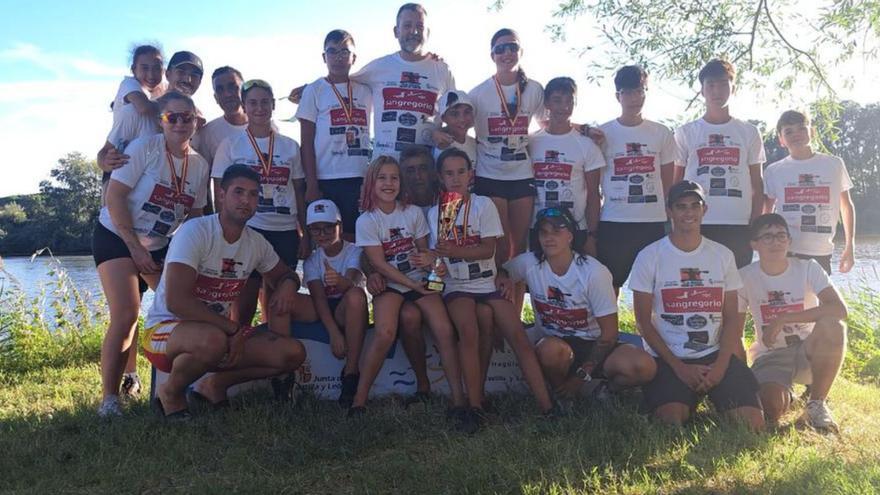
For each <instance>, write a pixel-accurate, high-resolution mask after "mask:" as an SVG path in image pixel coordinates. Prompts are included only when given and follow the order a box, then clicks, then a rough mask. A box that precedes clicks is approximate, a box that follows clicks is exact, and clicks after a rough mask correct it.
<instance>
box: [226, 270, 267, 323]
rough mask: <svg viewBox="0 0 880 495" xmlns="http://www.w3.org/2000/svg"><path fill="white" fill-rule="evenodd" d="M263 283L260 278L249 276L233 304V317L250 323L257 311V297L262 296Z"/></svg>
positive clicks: (241, 321) (240, 321)
mask: <svg viewBox="0 0 880 495" xmlns="http://www.w3.org/2000/svg"><path fill="white" fill-rule="evenodd" d="M261 286H262V283H261V282H260V279H258V278H254V277H251V278H248V279H247V282H245V284H244V287H242V289H241V294H239V296H238V299H237V300H236V301H235V304H233V305H232V314H231V317H232V319H234V320H236V321H238V322H239V323H243V324H245V325H250V324H251V322H252V321H253V320H254V315H255V314H256V313H257V299H258V298H259V296H260V287H261Z"/></svg>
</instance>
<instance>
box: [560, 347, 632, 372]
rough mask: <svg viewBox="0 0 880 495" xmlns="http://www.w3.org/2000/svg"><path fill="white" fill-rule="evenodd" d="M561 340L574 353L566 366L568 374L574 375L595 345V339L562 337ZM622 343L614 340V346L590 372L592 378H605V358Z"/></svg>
mask: <svg viewBox="0 0 880 495" xmlns="http://www.w3.org/2000/svg"><path fill="white" fill-rule="evenodd" d="M562 340H563V341H564V342H565V343H566V344H568V347H570V348H571V352H572V353H574V359H573V360H572V361H571V366H570V367H569V368H568V376H574V375H575V374H576V373H577V370H578V368H580V367H581V365H582V364H584V361H586V360H587V358H588V357H590V353H591V352H593V347H595V346H596V341H595V340H589V339H582V338H580V337H562ZM621 345H623V343H621V342H616V343H615V344H614V347H612V348H611V350H610V351H609V352H608V354H606V355H605V358H604V359H602V361H601V362H599V363H598V364H597V365H596V367H595V368H593V371H592V372H591V373H590V376H592V377H593V378H607V377H606V376H605V368H604V365H605V359H608V356H610V355H611V353H612V352H614V349H617V348H618V347H620V346H621Z"/></svg>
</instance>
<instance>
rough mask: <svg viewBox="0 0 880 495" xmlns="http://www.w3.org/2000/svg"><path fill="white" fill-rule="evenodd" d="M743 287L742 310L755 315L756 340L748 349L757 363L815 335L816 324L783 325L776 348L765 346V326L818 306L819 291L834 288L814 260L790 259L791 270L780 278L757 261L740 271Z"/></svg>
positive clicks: (740, 304) (777, 337) (740, 300)
mask: <svg viewBox="0 0 880 495" xmlns="http://www.w3.org/2000/svg"><path fill="white" fill-rule="evenodd" d="M739 274H740V276H741V277H742V281H743V288H742V290H740V291H739V292H738V295H739V311H740V313H745V312H746V310H750V311H751V312H752V319H753V320H754V321H755V341H754V342H753V343H752V346H751V347H750V348H749V357H750V358H751V359H752V360H753V361H754V359H756V358H757V357H758V356H760V355H762V354H766V353H767V352H769V351H770V350H774V349H782V348H785V347H788V346H789V345H793V344H796V343H798V342H800V341H802V340H804V339H805V338H807V336H809V335H810V333H812V332H813V327H814V326H815V323H791V324H787V325H784V326H783V327H782V331H781V332H779V335H777V336H776V340H775V341H774V343H773V346H772V347H770V348H767V346H765V345H764V340H763V335H764V325H767V324H768V323H769V322H770V320H773V319H774V318H776V317H777V316H778V315H780V314H782V313H795V312H800V311H804V310H807V309H810V308H815V307H816V306H818V305H819V298H818V297H817V296H818V294H819V293H820V292H822V291H823V290H825V289H826V288H828V287H829V286H830V285H831V280H829V279H828V274H826V273H825V270H823V269H822V267H821V266H819V263H817V262H816V261H815V260H802V259H798V258H788V269H786V270H785V271H784V272H782V273H781V274H779V275H767V274H766V273H764V271H763V270H761V262H760V261H756V262H754V263H752V264H751V265H748V266H744V267H743V268H741V269H740V271H739Z"/></svg>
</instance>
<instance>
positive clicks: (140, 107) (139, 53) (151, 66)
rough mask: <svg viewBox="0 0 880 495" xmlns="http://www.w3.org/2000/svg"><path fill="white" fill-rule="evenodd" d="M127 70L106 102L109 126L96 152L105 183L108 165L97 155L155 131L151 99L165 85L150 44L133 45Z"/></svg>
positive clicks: (156, 123)
mask: <svg viewBox="0 0 880 495" xmlns="http://www.w3.org/2000/svg"><path fill="white" fill-rule="evenodd" d="M131 73H132V75H131V76H125V77H124V78H123V79H122V82H121V83H119V89H118V90H117V91H116V97H115V98H114V99H113V102H112V103H111V104H110V108H111V109H112V110H113V126H112V127H111V129H110V133H109V135H108V136H107V141H106V142H105V143H104V147H103V148H102V149H101V151H99V152H98V157H99V160H98V165H99V166H101V169H102V170H103V171H104V175H103V177H102V178H101V180H102V182H103V183H105V184H106V182H107V181H108V180H110V172H111V171H112V168H110V167H109V166H105V165H104V164H103V163H102V162H103V160H102V159H100V158H103V156H104V154H105V153H106V152H107V151H108V150H109V149H110V148H115V149H117V150H119V151H120V152H121V151H123V150H125V148H126V147H127V146H128V144H129V143H130V142H132V141H134V140H135V139H137V138H139V137H143V136H150V135H153V134H156V133H158V132H159V121H158V120H157V115H158V113H159V108H158V105H157V104H156V101H155V100H156V98H158V97H160V96H162V95H163V94H164V93H165V90H166V88H167V85H166V84H165V83H164V81H163V77H164V76H165V66H164V61H163V57H162V52H161V51H160V50H159V48H157V47H155V46H153V45H140V46H138V47H136V48H135V49H134V50H133V51H132V56H131Z"/></svg>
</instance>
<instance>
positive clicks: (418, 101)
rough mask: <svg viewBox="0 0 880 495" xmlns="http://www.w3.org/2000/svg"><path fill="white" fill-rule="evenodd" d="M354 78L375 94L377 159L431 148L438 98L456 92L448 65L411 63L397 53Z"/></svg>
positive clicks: (373, 62) (381, 59) (375, 63)
mask: <svg viewBox="0 0 880 495" xmlns="http://www.w3.org/2000/svg"><path fill="white" fill-rule="evenodd" d="M351 78H352V79H354V80H356V81H358V82H360V83H363V84H366V85H367V86H369V87H370V90H371V91H372V92H373V105H374V108H373V156H380V155H388V156H391V157H394V158H399V157H400V152H401V151H403V149H404V148H406V147H407V146H410V145H413V144H420V145H423V146H431V145H432V143H433V140H432V137H431V132H432V131H433V130H434V129H436V127H437V126H436V125H435V124H434V122H435V117H436V114H437V98H439V96H440V95H441V94H443V93H445V92H447V91H449V90H451V89H455V79H454V78H453V77H452V72H450V70H449V66H448V65H446V63H445V62H440V61H437V60H433V59H432V58H430V57H428V58H425V59H424V60H420V61H418V62H407V61H406V60H403V59H402V58H401V57H400V54H399V53H397V52H395V53H392V54H390V55H386V56H384V57H380V58H377V59H376V60H373V61H372V62H370V63H368V64H367V65H366V66H364V68H363V69H361V70H359V71H358V72H357V73H356V74H353V75H352V76H351Z"/></svg>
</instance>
